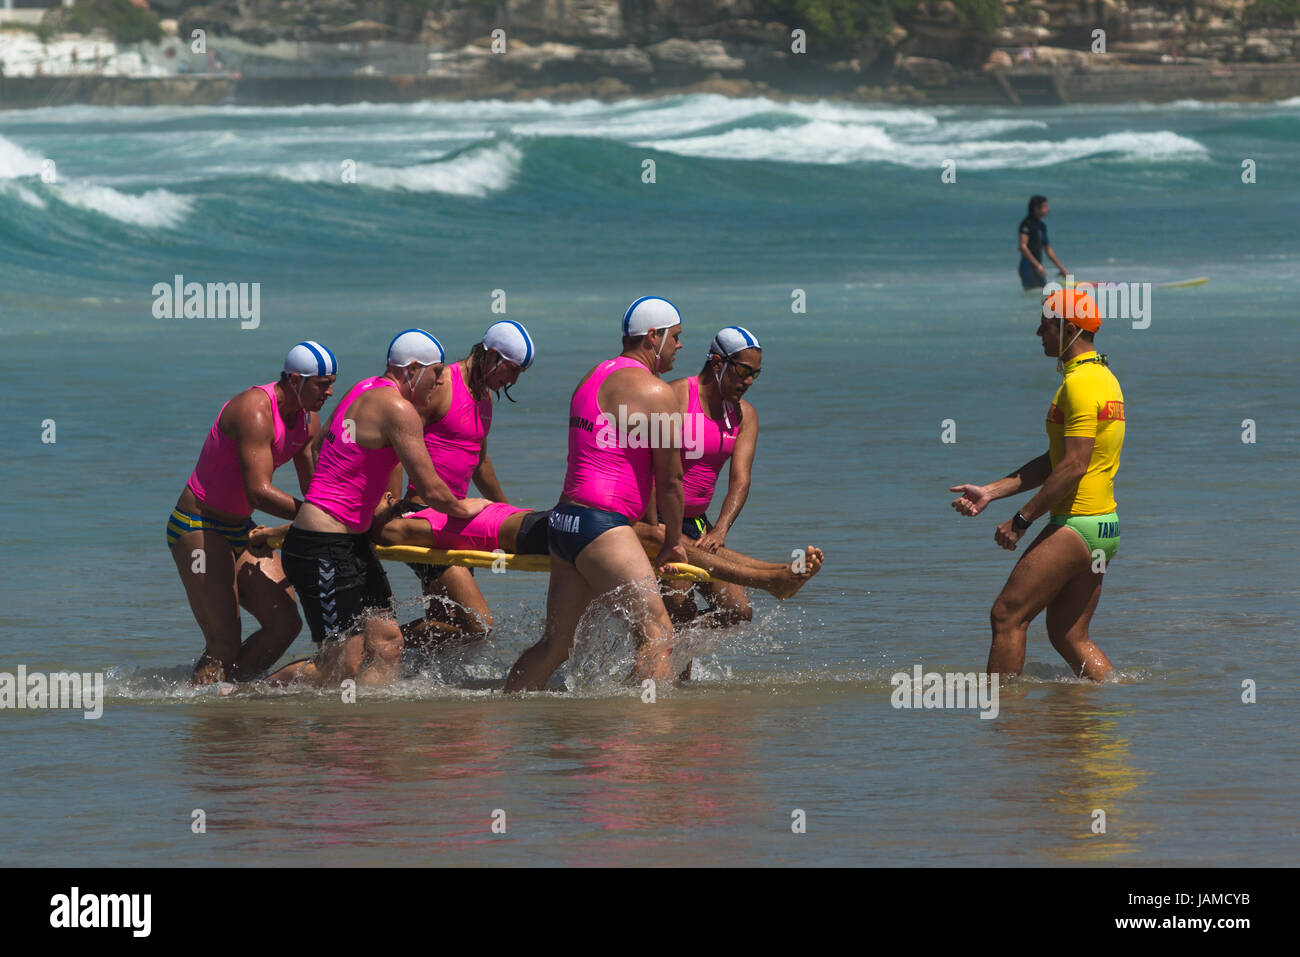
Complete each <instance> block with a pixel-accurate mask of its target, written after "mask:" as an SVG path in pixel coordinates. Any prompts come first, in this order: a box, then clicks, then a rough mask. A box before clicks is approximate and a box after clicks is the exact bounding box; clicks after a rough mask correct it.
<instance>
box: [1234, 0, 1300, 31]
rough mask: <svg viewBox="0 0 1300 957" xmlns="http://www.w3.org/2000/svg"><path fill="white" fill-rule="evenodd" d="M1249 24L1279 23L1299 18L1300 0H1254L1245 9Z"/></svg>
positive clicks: (1288, 22)
mask: <svg viewBox="0 0 1300 957" xmlns="http://www.w3.org/2000/svg"><path fill="white" fill-rule="evenodd" d="M1245 20H1246V23H1248V24H1251V25H1257V24H1261V23H1263V24H1269V25H1274V26H1275V25H1281V24H1290V23H1295V22H1296V21H1297V20H1300V0H1255V2H1254V3H1252V4H1251V5H1250V6H1248V7H1247V8H1246V11H1245Z"/></svg>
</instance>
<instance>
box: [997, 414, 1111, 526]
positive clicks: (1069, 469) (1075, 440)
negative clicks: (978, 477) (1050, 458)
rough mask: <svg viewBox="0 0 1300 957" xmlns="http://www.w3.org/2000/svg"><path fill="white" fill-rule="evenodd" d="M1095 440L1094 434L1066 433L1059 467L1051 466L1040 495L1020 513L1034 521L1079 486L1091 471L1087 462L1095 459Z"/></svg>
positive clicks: (1039, 492) (1036, 460)
mask: <svg viewBox="0 0 1300 957" xmlns="http://www.w3.org/2000/svg"><path fill="white" fill-rule="evenodd" d="M1096 441H1097V440H1096V438H1094V437H1093V436H1091V435H1067V436H1066V437H1065V453H1064V454H1063V455H1062V456H1061V461H1059V462H1057V463H1056V468H1054V469H1052V470H1051V473H1050V474H1049V475H1048V476H1047V478H1046V480H1045V481H1043V482H1042V483H1041V484H1042V486H1043V487H1042V488H1041V489H1039V491H1038V494H1037V495H1035V496H1034V497H1033V498H1031V499H1030V500H1029V502H1028V503H1027V504H1026V505H1024V506H1023V507H1022V508H1021V509H1020V514H1021V515H1023V516H1024V517H1025V518H1026V519H1027V520H1028V521H1031V522H1032V521H1033V520H1034V519H1036V518H1038V516H1040V515H1042V514H1044V513H1046V512H1048V511H1050V510H1051V508H1052V506H1053V505H1055V504H1056V503H1057V502H1059V501H1061V499H1063V498H1065V497H1066V496H1068V495H1069V494H1070V493H1071V492H1073V491H1074V490H1075V488H1076V487H1078V485H1079V479H1081V478H1083V476H1084V474H1085V473H1086V472H1087V471H1088V463H1089V462H1091V461H1092V447H1093V445H1095V444H1096ZM1043 458H1046V456H1042V457H1041V458H1039V459H1035V460H1034V461H1035V462H1038V461H1041V460H1042V459H1043ZM1004 481H1005V479H1004ZM1037 484H1038V483H1035V485H1037ZM1035 485H1027V486H1025V488H1034V487H1035Z"/></svg>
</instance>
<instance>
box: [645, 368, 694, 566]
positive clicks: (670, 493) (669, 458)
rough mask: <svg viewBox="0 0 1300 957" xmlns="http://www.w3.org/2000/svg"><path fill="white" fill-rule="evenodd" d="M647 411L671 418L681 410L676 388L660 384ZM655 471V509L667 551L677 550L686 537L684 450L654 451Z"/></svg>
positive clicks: (651, 393)
mask: <svg viewBox="0 0 1300 957" xmlns="http://www.w3.org/2000/svg"><path fill="white" fill-rule="evenodd" d="M645 403H646V406H647V410H648V411H650V412H651V413H654V412H661V413H663V414H665V415H671V414H672V413H673V412H674V411H675V410H676V407H677V401H676V399H675V398H674V396H673V390H672V388H671V387H670V386H669V385H667V384H666V383H662V382H660V383H656V384H655V386H654V388H653V389H652V390H650V391H649V392H648V394H647V395H646V396H645ZM651 451H652V452H653V455H654V468H655V498H654V500H655V507H656V513H657V517H658V519H659V521H661V522H663V524H664V550H665V551H667V550H668V549H672V548H676V547H677V546H678V545H679V544H680V543H681V538H682V512H683V511H684V510H685V504H684V498H683V495H682V450H681V449H680V448H667V449H662V448H657V449H652V450H651Z"/></svg>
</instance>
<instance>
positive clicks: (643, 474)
mask: <svg viewBox="0 0 1300 957" xmlns="http://www.w3.org/2000/svg"><path fill="white" fill-rule="evenodd" d="M632 368H636V369H641V370H642V371H646V368H645V366H643V365H641V363H639V362H637V361H636V360H635V359H629V358H627V357H626V356H619V357H617V358H615V359H607V360H606V361H604V362H602V363H601V364H600V365H598V366H596V369H595V371H594V372H592V374H591V376H590V377H589V378H588V379H587V381H586V382H584V383H583V384H582V385H581V386H579V387H578V391H577V392H575V393H574V394H573V401H572V402H570V403H569V466H568V469H567V471H566V472H565V475H564V495H565V496H567V497H568V498H569V499H571V500H572V501H574V502H576V503H578V504H579V505H585V506H587V507H588V508H599V509H604V510H605V511H609V512H618V513H619V514H621V515H623V516H625V517H626V518H627V519H628V521H631V522H635V521H636V520H637V519H639V518H640V517H641V516H642V515H644V514H645V510H646V506H647V505H648V504H649V503H650V489H651V486H652V485H653V484H654V453H653V452H652V451H651V450H650V449H648V448H645V449H625V448H619V447H618V445H617V444H614V445H613V447H611V448H602V447H601V445H600V444H599V443H597V441H596V438H597V436H598V435H600V434H601V433H602V431H603V432H604V434H605V435H606V436H609V435H617V431H616V430H617V427H618V412H617V410H616V411H615V412H614V413H613V414H612V415H611V414H608V413H605V412H603V411H602V410H601V408H600V403H599V399H598V396H599V393H600V387H601V385H602V384H603V383H604V382H605V380H606V379H607V378H609V376H610V374H611V373H613V372H617V371H618V370H619V369H632ZM646 374H647V375H649V374H650V373H649V372H648V371H646ZM602 416H603V417H604V418H603V420H602ZM602 424H605V425H606V426H607V427H606V428H604V429H603V430H602Z"/></svg>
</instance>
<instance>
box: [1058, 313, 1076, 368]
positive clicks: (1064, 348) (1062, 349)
mask: <svg viewBox="0 0 1300 957" xmlns="http://www.w3.org/2000/svg"><path fill="white" fill-rule="evenodd" d="M1081 335H1083V330H1082V329H1078V330H1076V331H1075V333H1074V338H1073V339H1071V340H1070V342H1069V345H1062V344H1061V340H1062V339H1064V338H1065V319H1064V318H1062V319H1059V320H1057V324H1056V345H1057V351H1056V371H1057V372H1060V373H1062V374H1064V373H1065V354H1066V353H1067V352H1069V351H1070V346H1072V345H1074V344H1075V342H1077V341H1078V339H1079V337H1080V336H1081Z"/></svg>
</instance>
